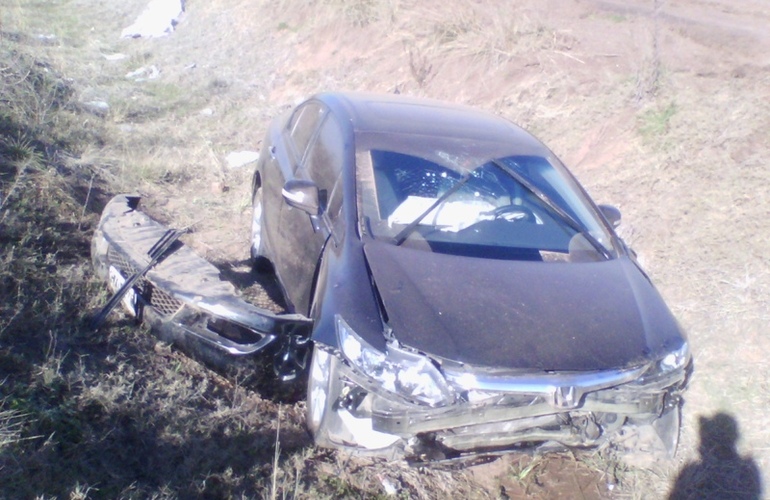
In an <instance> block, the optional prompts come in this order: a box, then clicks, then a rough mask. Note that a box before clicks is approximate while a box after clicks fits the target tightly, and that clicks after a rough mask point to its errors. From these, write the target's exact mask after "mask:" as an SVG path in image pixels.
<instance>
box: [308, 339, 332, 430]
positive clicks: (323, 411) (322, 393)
mask: <svg viewBox="0 0 770 500" xmlns="http://www.w3.org/2000/svg"><path fill="white" fill-rule="evenodd" d="M331 371H332V357H331V354H329V353H328V352H326V351H324V350H323V349H319V348H318V346H314V347H313V354H312V358H311V361H310V372H309V373H308V381H307V420H306V421H307V429H308V431H309V432H310V435H311V436H312V437H313V440H314V441H315V442H316V444H320V445H325V444H327V443H326V429H325V424H326V421H327V420H328V417H329V415H328V414H329V409H328V408H329V398H330V394H329V393H330V389H331V388H330V385H331V378H330V377H331Z"/></svg>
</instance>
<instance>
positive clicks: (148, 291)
mask: <svg viewBox="0 0 770 500" xmlns="http://www.w3.org/2000/svg"><path fill="white" fill-rule="evenodd" d="M107 260H108V261H109V263H110V265H112V266H115V267H116V268H117V269H118V270H119V271H120V273H121V274H122V275H123V276H124V277H129V276H132V275H133V274H134V273H136V272H137V271H138V270H137V269H136V268H135V267H134V266H132V265H131V263H130V262H128V261H127V260H126V259H125V258H124V257H123V256H122V255H121V254H120V253H119V252H117V251H115V249H114V248H112V246H110V249H109V251H108V253H107ZM134 288H135V290H136V291H137V293H139V295H141V297H142V299H144V301H145V302H146V303H147V304H149V305H151V306H152V307H154V308H155V310H156V311H157V312H158V313H160V314H161V315H163V316H171V315H172V314H174V313H176V312H177V311H178V310H179V309H180V308H181V307H182V302H181V301H179V300H177V299H175V298H174V297H172V296H171V295H169V294H168V293H166V292H164V291H163V290H161V289H160V288H157V287H156V286H155V285H153V284H152V283H150V282H149V281H147V280H146V279H145V278H144V277H142V278H139V279H138V280H137V281H136V284H135V285H134Z"/></svg>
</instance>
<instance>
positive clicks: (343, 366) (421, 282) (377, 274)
mask: <svg viewBox="0 0 770 500" xmlns="http://www.w3.org/2000/svg"><path fill="white" fill-rule="evenodd" d="M252 195H253V197H252V199H253V208H254V210H253V220H252V229H251V256H252V258H253V259H254V260H255V263H256V264H257V265H258V266H264V265H265V264H266V262H269V263H271V264H272V266H273V268H274V270H275V274H276V276H277V277H278V279H279V281H280V283H281V284H282V286H283V290H284V292H285V296H286V299H287V302H288V303H289V305H290V308H291V310H292V311H293V312H295V313H297V314H304V315H306V316H307V317H308V318H310V319H311V320H312V321H313V330H312V336H311V340H312V354H311V356H310V367H309V380H308V391H307V424H308V428H309V430H310V432H311V433H312V435H313V437H314V439H315V441H316V443H317V444H319V445H322V446H329V447H343V448H347V449H352V450H357V451H360V452H370V453H373V454H376V455H385V456H392V457H407V458H409V459H412V460H416V461H420V460H452V459H458V458H462V457H466V456H470V455H474V454H480V453H481V454H494V453H499V452H504V451H506V450H510V449H511V448H514V447H520V446H530V445H537V444H546V445H559V446H569V447H590V446H598V445H601V444H604V443H608V444H611V443H615V444H618V446H622V444H620V443H622V442H625V443H628V442H631V441H634V442H641V441H645V443H646V444H644V445H643V446H645V447H649V448H650V449H656V450H664V451H667V452H668V453H673V451H674V450H675V448H676V445H677V441H678V435H679V426H680V409H681V405H682V399H681V395H682V392H683V391H684V389H685V386H686V383H687V379H688V374H689V372H690V370H691V367H692V362H691V355H690V349H689V345H688V342H687V340H686V337H685V334H684V333H683V331H682V330H681V328H680V326H679V325H678V323H677V321H676V320H675V318H674V317H673V316H672V314H671V312H670V311H669V309H668V307H667V306H666V304H665V303H664V301H663V300H662V298H661V296H660V295H659V293H658V292H657V291H656V289H655V287H654V286H653V284H652V283H651V281H650V279H649V277H648V276H647V275H646V274H645V273H644V271H643V270H642V269H641V267H640V266H639V263H638V262H637V261H636V259H635V255H634V254H633V252H631V251H630V250H629V249H628V248H627V247H626V246H625V244H624V243H623V241H622V240H621V239H620V238H619V237H618V236H617V235H616V233H615V232H614V227H615V226H617V224H619V222H620V212H619V211H618V210H617V209H616V208H614V207H611V206H597V205H595V204H594V203H593V202H592V201H591V199H590V198H589V196H588V195H587V194H586V192H585V191H584V189H583V188H582V187H581V186H580V185H579V184H578V182H577V181H576V179H575V178H574V177H573V176H572V175H571V174H570V173H569V172H568V171H567V169H566V168H565V167H564V166H563V165H562V163H561V162H560V161H559V160H558V159H557V158H556V157H555V156H554V154H553V153H552V152H551V151H550V150H549V149H548V148H546V147H545V146H544V145H543V144H542V143H541V142H539V141H538V140H537V139H535V138H534V137H533V136H531V135H530V134H529V133H527V132H525V131H524V130H522V129H521V128H519V127H518V126H516V125H514V124H512V123H511V122H509V121H507V120H505V119H503V118H501V117H499V116H495V115H492V114H489V113H486V112H482V111H479V110H475V109H471V108H466V107H462V106H457V105H452V104H446V103H441V102H436V101H432V100H425V99H416V98H410V97H405V96H401V95H386V96H383V95H370V94H358V93H349V94H343V93H336V94H335V93H327V94H321V95H318V96H315V97H313V98H311V99H309V100H308V101H306V102H304V103H303V104H301V105H299V106H297V107H296V108H295V109H293V110H292V111H291V112H289V113H288V114H286V115H285V116H283V117H280V118H278V119H276V120H275V121H274V122H273V123H272V125H271V126H270V128H269V130H268V132H267V136H266V138H265V140H264V143H263V148H262V154H261V157H260V159H259V162H258V166H257V168H256V171H255V173H254V179H253V190H252ZM632 435H633V436H636V437H637V438H638V437H639V436H645V439H641V438H640V439H631V438H630V436H632ZM650 436H653V438H652V439H646V438H649V437H650Z"/></svg>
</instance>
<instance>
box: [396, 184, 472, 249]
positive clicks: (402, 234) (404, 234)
mask: <svg viewBox="0 0 770 500" xmlns="http://www.w3.org/2000/svg"><path fill="white" fill-rule="evenodd" d="M474 172H475V170H472V171H470V172H468V173H467V174H465V176H464V177H463V178H462V179H460V180H459V181H458V182H457V184H455V185H454V186H452V187H450V188H449V189H447V191H446V193H444V194H442V195H441V196H439V198H438V199H437V200H436V201H434V202H433V203H432V204H431V206H429V207H428V209H427V210H425V211H424V212H423V213H421V214H420V216H419V217H417V218H416V219H415V220H413V221H412V222H410V223H409V225H407V226H406V227H405V228H404V229H402V230H401V231H399V233H398V234H397V235H396V236H394V237H393V244H394V245H396V246H399V245H401V243H403V242H404V241H405V240H406V239H407V238H408V237H409V235H410V234H412V232H414V230H415V229H416V228H417V226H418V225H420V222H421V221H422V220H423V219H424V218H425V216H427V215H428V214H429V213H431V212H432V211H433V210H434V209H435V208H436V207H437V206H439V205H441V204H442V203H444V202H445V201H446V199H447V198H449V197H450V196H452V195H453V194H455V193H456V192H457V191H458V190H459V189H460V188H461V187H463V186H464V185H465V184H466V183H467V182H468V181H469V180H470V179H471V177H473V173H474Z"/></svg>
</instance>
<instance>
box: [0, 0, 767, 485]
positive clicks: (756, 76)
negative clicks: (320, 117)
mask: <svg viewBox="0 0 770 500" xmlns="http://www.w3.org/2000/svg"><path fill="white" fill-rule="evenodd" d="M187 3H188V13H187V16H186V18H185V20H184V21H183V23H182V24H181V25H180V26H179V29H178V30H177V32H175V33H174V34H173V36H172V37H169V38H167V39H159V40H130V41H127V40H124V41H120V40H118V38H117V37H118V34H119V33H120V29H121V28H122V27H124V26H125V25H128V24H129V23H130V22H131V20H132V18H133V16H135V15H136V14H137V13H138V12H139V11H140V10H141V9H142V8H143V6H144V4H145V2H144V1H142V0H131V1H128V2H121V3H119V4H114V5H110V6H109V9H107V7H105V6H102V5H100V4H99V3H98V2H76V1H72V0H57V1H54V2H45V3H41V2H31V1H26V0H12V1H11V4H10V5H9V6H8V8H7V9H6V7H4V11H3V12H0V16H2V18H1V19H0V20H1V21H2V24H0V233H1V234H0V236H1V237H0V260H1V261H2V264H0V491H2V495H3V496H7V497H9V498H10V497H70V498H95V497H107V498H115V497H122V498H147V497H197V496H208V497H212V498H227V497H233V496H240V497H270V498H317V497H321V498H336V497H367V498H368V497H379V496H386V495H389V494H390V492H395V494H396V495H397V496H398V497H400V498H443V497H449V496H454V497H458V496H462V497H470V498H498V497H505V496H510V497H517V496H519V497H524V496H533V497H552V496H555V495H559V494H560V493H564V492H568V493H565V494H568V495H569V496H573V495H575V494H576V493H575V492H576V491H580V492H582V493H583V495H584V496H585V497H586V498H601V497H607V496H611V497H618V498H645V497H663V496H665V495H666V493H667V492H668V491H669V490H670V489H671V488H672V487H673V485H674V484H675V480H676V476H677V472H678V469H679V468H680V466H684V465H685V462H686V461H690V462H691V463H699V464H701V465H702V466H701V467H700V468H694V469H693V468H688V469H686V471H687V474H689V475H690V476H688V477H692V478H694V479H693V480H692V481H694V482H695V483H697V481H698V480H699V479H698V478H704V477H709V476H710V474H709V473H710V471H716V470H720V468H721V469H723V470H733V469H731V467H734V468H739V467H740V466H742V465H743V463H744V462H743V461H742V460H744V459H745V460H747V461H751V460H753V462H752V463H754V464H755V465H756V466H757V468H758V471H759V473H761V474H763V475H764V477H765V478H767V477H769V476H768V474H770V455H769V454H768V439H767V436H766V431H765V429H766V428H767V427H768V426H769V425H770V420H768V416H767V415H766V412H765V411H764V408H765V407H766V406H767V405H768V403H770V400H768V396H767V395H768V394H770V386H768V382H767V381H768V380H770V373H769V370H770V369H769V368H768V363H767V358H768V356H770V343H768V340H767V336H766V335H765V329H766V325H767V324H768V322H769V321H770V316H768V312H767V311H768V308H767V297H768V296H769V294H770V272H768V269H769V268H770V265H769V264H770V262H769V261H768V259H767V257H766V251H765V248H766V247H767V245H768V243H770V242H769V241H768V235H770V227H769V226H768V224H769V223H768V219H767V207H768V206H770V199H769V198H768V194H767V192H766V189H764V188H763V186H767V185H768V184H770V173H769V172H770V171H769V170H768V169H767V167H766V163H767V159H768V157H769V156H770V154H769V152H768V145H767V144H766V142H767V141H766V131H767V130H768V128H770V123H769V121H770V118H768V117H770V104H768V103H770V96H768V91H767V88H768V85H767V83H768V67H770V61H768V60H767V59H766V53H767V51H766V48H767V45H768V39H767V36H766V35H764V34H763V33H764V31H763V26H764V25H763V24H762V22H763V19H765V20H766V19H767V14H765V13H764V12H765V10H766V9H762V8H759V7H757V8H755V9H753V10H752V7H751V5H747V6H746V7H738V6H734V7H733V8H732V10H731V11H730V12H726V13H724V12H723V13H721V14H720V15H719V16H717V15H716V14H714V16H716V17H712V16H711V14H710V13H709V12H710V11H708V10H704V9H701V8H700V7H698V5H696V4H695V3H694V2H681V4H682V5H677V6H670V5H668V4H666V5H661V4H662V3H661V2H656V3H655V6H649V5H647V4H645V3H642V2H626V3H620V2H602V7H601V8H600V7H598V6H597V5H598V4H597V5H594V4H592V3H591V2H576V3H571V2H559V3H558V5H556V3H555V2H545V3H542V2H521V3H516V4H515V5H514V4H513V3H510V2H500V3H499V4H498V3H494V2H493V3H492V4H489V5H487V4H484V3H478V2H470V1H465V0H457V1H453V2H449V3H444V4H440V5H439V4H438V3H437V4H435V5H433V4H432V3H431V2H428V3H427V4H426V3H420V4H417V3H414V2H406V1H401V0H355V1H353V0H351V1H348V0H335V1H334V2H300V1H295V0H282V1H281V2H273V3H268V2H265V3H261V2H240V1H237V0H221V1H218V2H193V1H190V2H187ZM616 3H617V5H616ZM749 3H751V2H749ZM760 7H761V6H760ZM75 12H78V13H79V14H80V15H75ZM720 16H721V17H720ZM682 19H684V21H682ZM97 21H98V22H97ZM735 26H740V29H738V28H734V27H735ZM757 26H759V27H757ZM754 30H755V31H754ZM704 33H706V34H704ZM120 54H123V55H125V58H118V57H113V56H116V55H120ZM153 67H154V68H156V69H157V77H156V78H154V79H145V80H142V81H137V80H136V79H135V78H126V75H127V74H129V73H131V72H134V71H136V70H137V69H140V68H145V69H148V71H149V73H147V74H148V75H152V74H153V70H152V68H153ZM336 89H365V90H375V91H381V92H391V91H394V90H398V91H400V92H405V93H417V94H421V95H429V96H432V97H437V98H443V99H447V100H451V101H459V102H466V103H469V104H473V105H477V106H481V107H485V108H487V109H492V110H495V111H496V112H499V113H501V114H503V115H504V116H506V117H509V118H511V119H513V120H514V121H516V122H517V123H520V124H521V125H523V126H525V127H527V128H529V129H530V130H532V131H533V132H535V133H536V134H538V135H539V136H540V137H541V138H542V139H543V140H544V141H545V142H546V143H548V144H550V145H551V146H552V147H553V148H554V149H555V151H556V152H557V154H559V155H560V156H561V157H562V158H563V159H565V161H566V163H567V164H568V165H570V166H571V167H572V168H573V169H574V170H575V171H576V173H577V174H578V176H579V177H580V179H581V180H582V181H583V182H584V184H586V185H587V187H588V189H589V191H590V192H591V193H592V195H593V197H594V198H596V199H598V200H599V201H601V202H605V201H606V202H610V203H613V204H615V205H617V206H619V207H620V208H621V209H622V210H623V213H624V223H623V226H621V227H622V231H623V234H624V237H626V239H627V240H628V242H629V243H631V244H632V245H633V246H634V248H635V249H636V250H637V251H638V252H639V257H640V260H642V263H643V265H644V266H645V267H646V269H647V270H649V271H650V274H651V275H652V277H653V279H654V280H655V281H656V283H657V284H658V286H659V288H660V289H661V292H662V293H663V294H664V296H666V298H667V299H668V301H669V303H670V304H671V305H672V308H673V309H674V312H675V314H677V316H678V317H679V318H680V320H681V321H682V323H683V324H684V325H685V327H686V328H687V329H688V330H689V331H690V335H691V339H692V343H693V346H694V353H695V359H696V378H695V379H694V381H693V386H692V389H691V391H690V393H689V395H688V398H687V405H686V407H685V431H684V434H683V446H682V455H681V458H680V462H679V463H673V464H668V465H665V464H664V465H663V466H656V467H653V468H639V467H636V468H635V467H631V466H627V465H624V464H622V463H620V462H618V461H616V460H614V459H611V458H608V457H607V456H605V455H602V454H587V455H586V454H583V455H580V456H578V457H577V458H575V457H572V456H571V455H556V456H552V457H550V458H541V457H529V456H526V455H514V456H509V457H506V458H505V459H502V460H498V461H497V462H494V463H492V464H488V465H484V466H478V467H472V468H469V469H463V470H456V471H452V470H432V469H429V470H423V469H410V468H407V467H405V466H401V465H392V464H382V463H377V462H371V461H368V460H362V459H358V458H350V457H347V456H345V455H344V454H341V453H336V452H329V451H324V450H317V449H314V448H313V447H312V446H310V443H309V441H308V438H307V436H306V433H305V431H304V428H303V418H304V416H303V405H302V404H301V403H300V404H283V405H280V406H279V405H277V404H275V403H273V402H271V401H269V400H267V399H263V398H262V397H261V396H260V394H259V393H257V392H255V391H253V390H251V389H250V388H247V387H243V385H242V381H239V380H238V379H237V378H224V377H221V376H220V375H218V374H216V373H214V372H212V371H210V370H207V369H206V368H204V367H202V366H201V365H199V364H197V363H195V362H193V361H191V360H189V359H188V358H186V357H184V356H183V355H181V354H180V353H178V352H176V351H175V350H174V349H172V348H170V347H168V346H166V345H163V344H160V343H157V342H155V341H154V340H153V338H152V337H151V336H149V335H148V334H147V332H146V331H144V330H143V329H139V328H137V327H136V326H135V325H133V324H132V323H131V322H130V321H128V320H127V319H120V317H119V315H115V316H113V317H112V318H113V319H112V322H111V323H110V326H109V328H105V329H103V330H102V331H100V332H98V333H97V332H92V331H90V330H89V329H88V328H86V326H85V325H86V324H87V321H86V320H87V319H88V317H89V315H90V314H91V313H93V312H94V311H95V310H96V309H97V308H98V307H99V305H101V304H103V303H104V302H105V301H106V291H105V290H104V288H103V286H102V285H101V284H100V283H97V282H95V281H94V280H93V278H92V275H91V271H90V261H89V239H90V234H91V230H92V228H93V225H94V224H95V222H96V218H97V217H98V213H99V211H100V208H101V206H102V204H103V203H104V201H105V199H106V197H107V196H108V195H109V194H112V193H115V192H119V191H134V192H139V193H141V194H143V195H145V200H146V201H147V203H148V205H149V207H150V209H151V210H152V212H153V214H154V215H155V216H157V217H159V218H160V219H162V220H165V221H169V222H173V223H174V224H176V225H178V226H187V225H189V224H191V223H193V222H196V223H197V225H196V232H195V233H194V234H191V235H189V237H188V243H190V244H191V245H193V246H194V247H195V248H196V249H197V250H198V251H199V253H201V255H203V256H205V257H207V258H209V259H210V260H213V261H215V262H217V263H218V264H219V265H220V267H222V268H223V269H231V270H232V271H231V274H232V275H233V276H235V275H237V274H238V273H241V272H242V269H243V266H244V260H245V258H246V255H247V248H248V244H247V236H248V235H247V231H248V229H247V228H248V217H249V199H248V189H247V186H248V177H249V174H250V172H249V168H248V167H247V168H242V169H229V168H228V167H227V166H226V163H225V161H224V156H225V155H226V154H227V153H228V152H230V151H233V150H240V149H257V148H258V147H259V144H258V141H259V138H260V137H261V136H262V134H263V131H264V127H265V125H266V123H267V121H268V120H269V119H270V118H272V117H273V116H275V115H276V114H278V113H279V112H281V111H282V110H283V109H285V108H286V107H287V106H288V105H290V104H292V103H294V102H295V101H296V100H297V99H299V98H300V97H302V96H304V95H307V94H310V93H313V92H316V91H321V90H336ZM97 103H105V104H106V105H107V108H104V106H102V105H101V104H97ZM717 412H723V413H726V414H729V415H732V417H734V418H735V419H736V420H737V423H736V426H735V429H736V430H737V433H738V434H737V435H736V436H735V439H736V440H737V441H736V443H735V446H736V448H735V450H734V453H733V455H731V457H730V459H731V461H729V463H727V462H725V461H720V460H714V459H713V456H711V457H708V460H703V459H701V460H700V461H698V459H699V451H698V441H699V436H698V434H699V432H698V431H699V425H698V423H699V422H702V419H703V418H708V417H709V416H710V415H712V414H715V413H717ZM720 414H721V413H720ZM699 419H701V420H699ZM279 428H280V431H279ZM731 429H732V428H731ZM728 430H729V429H728ZM701 437H702V436H701ZM725 437H729V436H726V435H725V434H724V433H723V432H722V431H720V429H716V430H715V431H714V432H713V433H712V435H710V437H709V439H711V440H719V439H724V438H725ZM701 452H702V450H701ZM701 458H702V457H701ZM709 468H710V469H709ZM736 470H737V469H736ZM736 474H737V473H736ZM737 477H738V476H736V475H732V476H730V477H728V478H727V479H726V482H727V483H729V484H730V485H731V487H732V488H733V490H730V491H731V492H732V493H736V494H742V493H746V492H742V491H740V490H739V488H740V484H739V482H736V481H734V480H735V479H736V478H737ZM693 484H694V483H692V484H690V485H689V486H690V487H692V486H693ZM696 486H697V485H696ZM735 488H738V491H736V490H735ZM766 488H767V486H765V489H766ZM683 491H690V492H692V491H695V493H696V496H697V492H698V490H697V489H695V490H692V488H691V489H689V490H687V489H685V490H683ZM748 493H751V492H748Z"/></svg>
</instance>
